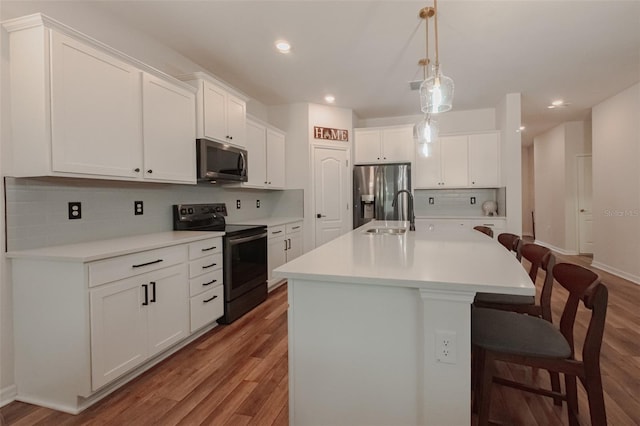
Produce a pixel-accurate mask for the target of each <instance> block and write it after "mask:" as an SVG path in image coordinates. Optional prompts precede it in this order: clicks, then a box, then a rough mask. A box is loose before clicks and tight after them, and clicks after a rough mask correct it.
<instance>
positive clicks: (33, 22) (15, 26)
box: [2, 13, 197, 93]
mask: <svg viewBox="0 0 640 426" xmlns="http://www.w3.org/2000/svg"><path fill="white" fill-rule="evenodd" d="M2 26H3V27H4V29H5V30H6V31H7V32H8V33H12V32H15V31H22V30H27V29H30V28H35V27H40V26H44V27H46V28H48V29H51V30H55V31H57V32H59V33H62V34H65V35H67V36H70V37H73V38H75V39H76V40H79V41H82V42H84V43H87V44H90V45H93V46H95V47H98V48H100V49H102V50H104V51H105V52H107V53H108V54H109V55H112V56H114V57H116V58H118V59H120V60H122V61H125V62H128V63H129V64H130V65H133V66H135V67H136V68H138V69H140V70H142V71H145V72H147V73H149V74H152V75H155V76H157V77H160V78H162V79H165V80H169V81H171V82H173V83H174V84H176V85H178V86H180V87H182V88H184V89H185V90H189V91H190V92H191V93H196V90H197V89H196V88H195V87H193V86H192V85H190V84H188V83H185V82H184V81H181V80H180V79H177V78H176V77H173V76H171V75H169V74H167V73H165V72H163V71H160V70H159V69H157V68H154V67H152V66H151V65H148V64H145V63H144V62H141V61H139V60H138V59H136V58H134V57H132V56H129V55H127V54H126V53H123V52H121V51H119V50H117V49H114V48H113V47H111V46H109V45H108V44H105V43H103V42H101V41H98V40H96V39H95V38H93V37H90V36H88V35H86V34H84V33H82V32H80V31H78V30H75V29H73V28H71V27H70V26H68V25H66V24H63V23H62V22H60V21H57V20H55V19H53V18H51V17H50V16H47V15H45V14H43V13H34V14H32V15H27V16H22V17H18V18H14V19H9V20H6V21H3V22H2Z"/></svg>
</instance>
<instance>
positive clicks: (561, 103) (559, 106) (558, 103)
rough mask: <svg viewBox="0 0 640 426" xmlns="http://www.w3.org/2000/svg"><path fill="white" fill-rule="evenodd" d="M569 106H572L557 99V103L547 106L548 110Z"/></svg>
mask: <svg viewBox="0 0 640 426" xmlns="http://www.w3.org/2000/svg"><path fill="white" fill-rule="evenodd" d="M569 105H570V104H569V103H568V102H565V101H563V100H562V99H556V100H555V101H553V102H551V105H547V108H549V109H554V108H566V107H568V106H569Z"/></svg>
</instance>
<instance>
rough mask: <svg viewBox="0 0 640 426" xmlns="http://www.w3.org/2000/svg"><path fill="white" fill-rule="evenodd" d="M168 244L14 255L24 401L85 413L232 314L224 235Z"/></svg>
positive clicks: (107, 244) (18, 373)
mask: <svg viewBox="0 0 640 426" xmlns="http://www.w3.org/2000/svg"><path fill="white" fill-rule="evenodd" d="M165 238H166V239H163V238H162V237H158V236H154V235H151V236H149V237H148V238H147V239H148V241H149V244H148V245H146V244H144V243H142V244H139V242H138V240H140V239H142V240H144V239H145V236H139V237H136V238H125V239H123V240H124V241H123V242H118V241H119V240H118V239H114V240H105V241H100V242H94V243H84V244H86V248H79V247H78V245H77V244H75V245H72V246H59V247H55V248H54V247H52V248H50V250H47V249H48V248H44V249H38V250H35V251H34V253H31V251H26V252H15V253H11V252H10V253H8V254H7V256H8V257H9V258H10V259H11V268H12V278H13V289H14V291H13V308H14V309H13V310H14V320H15V323H14V324H15V325H14V336H15V339H14V340H15V344H14V351H15V360H16V361H15V381H16V386H17V390H18V391H17V396H16V399H17V400H19V401H24V402H30V403H35V404H38V405H44V406H47V407H52V408H55V409H57V410H60V411H65V412H68V413H73V414H77V413H78V412H80V411H82V410H83V409H84V408H86V407H87V406H89V405H91V404H92V403H93V402H95V401H96V400H97V399H99V398H100V397H101V396H103V395H104V394H105V392H108V391H109V390H110V389H111V388H112V387H117V386H120V385H121V384H123V383H124V382H126V381H127V380H129V379H130V377H131V376H132V375H131V374H129V375H128V373H132V372H133V371H134V370H135V371H136V372H137V370H136V369H137V368H140V369H143V368H146V367H147V366H148V365H151V362H152V361H153V360H157V359H159V357H162V356H166V354H168V353H170V352H171V351H175V350H177V348H179V347H180V345H181V344H185V342H186V341H188V340H189V337H190V335H191V334H192V333H193V331H194V330H199V329H203V327H205V326H206V325H210V324H211V323H213V322H214V321H215V320H216V319H218V318H220V317H221V316H222V315H223V314H224V303H223V299H224V297H223V286H222V283H223V262H222V239H221V237H213V238H206V237H205V238H203V239H200V240H198V239H195V241H193V240H194V238H193V237H191V236H186V237H185V236H181V238H185V239H187V242H182V243H181V242H177V241H176V236H175V234H173V233H168V235H167V236H166V237H165ZM158 241H166V245H163V244H162V243H158ZM131 244H137V245H136V247H138V246H139V247H140V249H139V250H137V251H131V250H129V247H130V246H131ZM147 246H150V247H153V248H152V249H145V248H144V247H147ZM43 252H46V253H47V254H43ZM123 252H124V253H128V254H124V255H118V254H117V253H123ZM60 253H66V254H64V255H60ZM87 253H92V254H91V255H90V256H91V257H94V258H95V260H84V259H87V258H88V257H89V255H87ZM93 253H99V254H97V255H94V254H93ZM112 253H113V254H112ZM85 256H87V257H85ZM193 337H194V336H192V337H191V338H193Z"/></svg>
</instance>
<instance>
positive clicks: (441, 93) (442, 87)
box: [420, 66, 454, 114]
mask: <svg viewBox="0 0 640 426" xmlns="http://www.w3.org/2000/svg"><path fill="white" fill-rule="evenodd" d="M453 88H454V86H453V80H452V79H450V78H449V77H447V76H446V75H444V74H442V71H441V70H440V67H438V66H436V68H435V70H434V72H433V73H431V74H430V75H429V76H428V77H427V79H426V80H425V81H423V82H422V84H421V85H420V107H421V109H422V112H425V113H432V114H438V113H440V112H446V111H449V110H450V109H451V107H452V105H453Z"/></svg>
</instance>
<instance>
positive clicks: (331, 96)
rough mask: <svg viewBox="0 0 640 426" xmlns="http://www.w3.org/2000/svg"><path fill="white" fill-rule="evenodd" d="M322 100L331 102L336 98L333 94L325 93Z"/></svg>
mask: <svg viewBox="0 0 640 426" xmlns="http://www.w3.org/2000/svg"><path fill="white" fill-rule="evenodd" d="M324 100H325V101H327V103H330V104H332V103H334V102H335V101H336V98H335V96H333V95H327V96H325V97H324Z"/></svg>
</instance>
